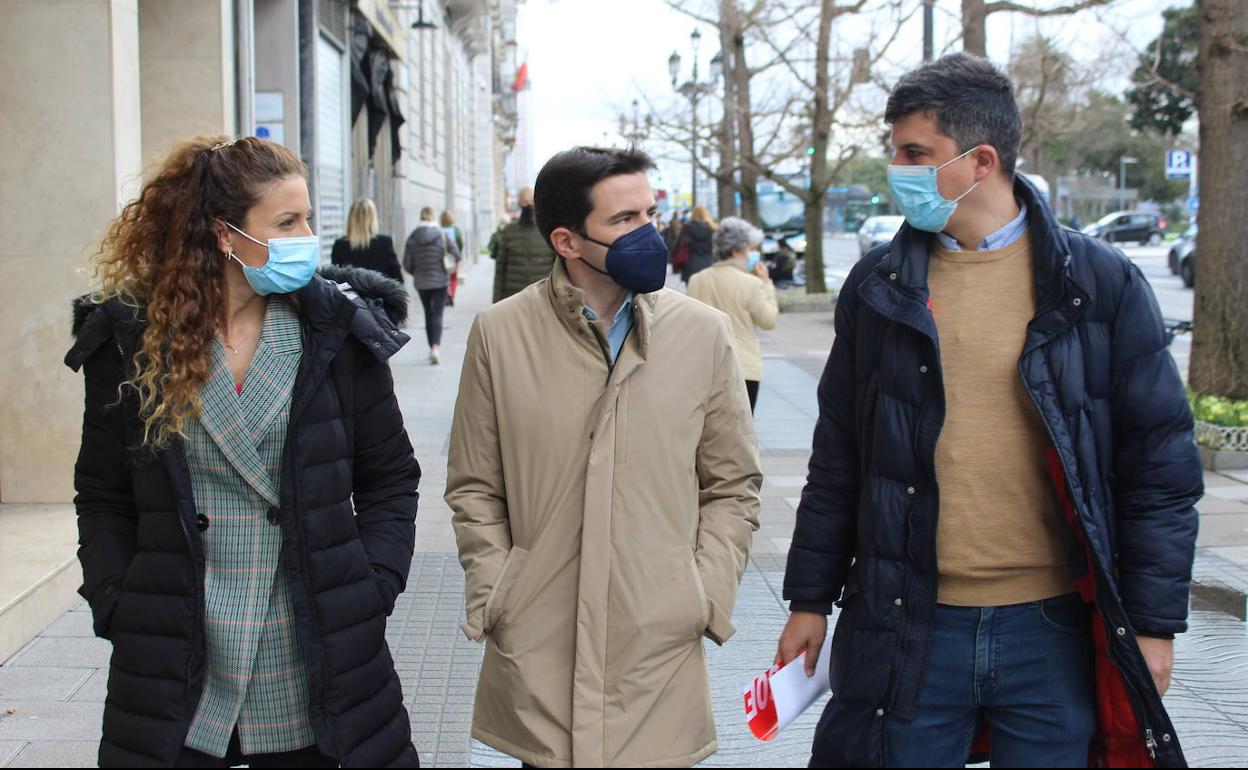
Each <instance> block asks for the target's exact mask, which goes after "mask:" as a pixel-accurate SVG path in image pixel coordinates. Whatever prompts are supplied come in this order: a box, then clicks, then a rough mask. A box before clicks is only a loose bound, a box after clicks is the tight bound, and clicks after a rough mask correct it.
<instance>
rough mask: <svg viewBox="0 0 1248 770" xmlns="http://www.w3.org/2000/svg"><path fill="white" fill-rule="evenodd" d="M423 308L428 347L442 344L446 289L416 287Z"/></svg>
mask: <svg viewBox="0 0 1248 770" xmlns="http://www.w3.org/2000/svg"><path fill="white" fill-rule="evenodd" d="M416 293H417V294H419V295H420V304H421V305H423V306H424V308H425V338H426V339H427V340H428V341H429V347H433V346H434V345H441V344H442V311H444V310H445V309H446V289H417V290H416Z"/></svg>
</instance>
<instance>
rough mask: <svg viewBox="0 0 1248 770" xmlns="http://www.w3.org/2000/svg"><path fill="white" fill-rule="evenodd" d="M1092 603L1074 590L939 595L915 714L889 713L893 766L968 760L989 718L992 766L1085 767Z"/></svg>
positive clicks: (1092, 694)
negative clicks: (998, 599) (983, 597)
mask: <svg viewBox="0 0 1248 770" xmlns="http://www.w3.org/2000/svg"><path fill="white" fill-rule="evenodd" d="M1091 621H1092V610H1091V606H1090V605H1088V604H1085V603H1084V602H1083V601H1081V600H1080V599H1079V597H1078V595H1076V594H1069V595H1067V596H1059V597H1057V598H1055V599H1046V600H1044V601H1039V602H1031V603H1030V604H1014V605H1010V606H1006V607H950V606H946V605H943V604H942V605H938V606H937V607H936V611H935V617H934V618H933V626H932V636H931V643H930V647H929V650H928V658H927V670H926V672H925V673H924V676H923V684H922V686H921V688H920V690H919V702H918V712H917V713H916V715H915V717H914V719H912V720H909V721H903V720H900V719H896V718H890V719H889V720H888V721H887V722H886V723H885V728H884V730H885V741H886V756H887V757H888V765H889V766H890V767H963V766H965V764H966V759H967V755H968V754H969V753H970V749H971V743H972V741H974V739H975V736H976V732H977V730H978V727H979V725H980V722H981V721H983V722H985V723H987V725H988V727H989V728H990V730H991V736H992V766H993V767H1087V766H1088V748H1089V745H1090V743H1091V741H1092V737H1093V734H1094V733H1095V732H1096V684H1095V680H1094V678H1093V677H1094V674H1093V664H1094V651H1093V649H1092V634H1091V625H1090V624H1091Z"/></svg>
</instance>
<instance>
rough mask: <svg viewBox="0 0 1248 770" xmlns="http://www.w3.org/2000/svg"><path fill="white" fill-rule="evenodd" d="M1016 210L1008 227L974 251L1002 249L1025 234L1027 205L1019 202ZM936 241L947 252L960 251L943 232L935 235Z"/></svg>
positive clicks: (958, 245) (959, 245) (956, 244)
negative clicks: (1016, 213)
mask: <svg viewBox="0 0 1248 770" xmlns="http://www.w3.org/2000/svg"><path fill="white" fill-rule="evenodd" d="M1018 208H1019V212H1018V216H1017V217H1015V218H1014V220H1013V221H1012V222H1010V223H1009V224H1008V225H1006V226H1005V227H1002V228H1001V229H1000V230H998V231H996V232H995V233H993V234H992V235H989V236H988V237H987V238H985V239H984V242H983V243H981V244H979V248H977V249H976V251H992V250H993V249H1004V248H1005V247H1006V246H1009V245H1010V244H1012V243H1015V242H1017V241H1018V239H1019V238H1022V237H1023V236H1024V235H1025V234H1026V233H1027V204H1025V203H1023V202H1021V201H1020V202H1019V204H1018ZM936 240H937V241H938V242H939V243H940V245H941V246H944V247H945V248H946V249H948V250H949V251H962V244H960V243H958V241H957V239H956V238H954V237H953V236H952V235H948V234H947V233H943V232H941V233H936Z"/></svg>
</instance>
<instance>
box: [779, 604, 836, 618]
mask: <svg viewBox="0 0 1248 770" xmlns="http://www.w3.org/2000/svg"><path fill="white" fill-rule="evenodd" d="M789 612H817V613H819V614H820V615H831V614H832V602H798V601H793V602H789Z"/></svg>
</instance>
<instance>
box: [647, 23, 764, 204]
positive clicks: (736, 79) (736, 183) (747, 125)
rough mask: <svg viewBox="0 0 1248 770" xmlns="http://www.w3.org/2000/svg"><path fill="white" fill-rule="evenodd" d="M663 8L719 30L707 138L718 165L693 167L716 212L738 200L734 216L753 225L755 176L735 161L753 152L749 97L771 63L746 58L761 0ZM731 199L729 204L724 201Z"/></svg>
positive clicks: (756, 182) (753, 119)
mask: <svg viewBox="0 0 1248 770" xmlns="http://www.w3.org/2000/svg"><path fill="white" fill-rule="evenodd" d="M666 1H667V4H668V6H670V7H671V8H672V9H673V10H675V11H679V12H680V13H683V14H685V15H686V16H688V17H690V18H692V19H695V20H697V21H699V22H702V23H703V24H707V25H710V26H713V27H715V28H716V29H717V30H718V32H719V39H720V55H721V61H722V63H723V78H724V93H723V96H722V99H723V111H722V117H721V120H720V127H719V129H718V131H717V132H716V133H715V134H714V135H713V136H712V139H713V140H714V141H715V142H716V143H717V144H718V146H719V164H718V165H717V166H716V168H715V169H714V170H713V171H712V170H711V169H710V168H708V167H706V166H704V165H701V164H699V168H700V169H701V170H702V171H703V173H706V174H707V175H709V176H711V177H712V178H713V179H715V181H716V183H717V185H718V187H719V203H720V206H719V210H720V213H721V216H722V215H724V213H725V212H731V211H735V210H736V208H737V207H736V205H735V198H736V196H738V195H739V196H740V198H741V206H740V215H741V216H742V217H744V218H745V219H748V220H749V221H751V222H758V221H759V211H758V174H757V172H755V171H754V170H753V169H750V168H746V167H744V165H743V164H742V163H741V158H742V157H749V156H751V155H753V153H754V123H755V115H754V108H753V101H752V98H751V83H752V82H753V79H754V78H755V77H756V76H757V75H759V74H761V73H763V72H766V71H767V70H768V69H770V68H771V67H772V66H773V65H774V63H770V62H769V63H764V64H763V65H761V66H757V67H751V66H750V65H749V62H748V61H747V60H746V56H745V47H746V40H747V39H748V38H749V37H750V36H752V35H754V34H755V32H756V30H757V27H758V24H759V21H760V19H766V18H767V15H766V10H767V8H768V3H767V2H766V0H751V2H750V3H749V4H747V5H745V6H743V5H742V4H741V2H740V0H715V6H714V7H712V6H711V5H710V0H707V2H706V3H704V4H702V5H699V4H695V3H690V2H687V0H666ZM730 201H731V203H730Z"/></svg>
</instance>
